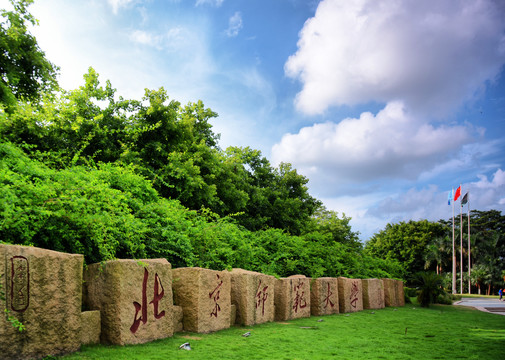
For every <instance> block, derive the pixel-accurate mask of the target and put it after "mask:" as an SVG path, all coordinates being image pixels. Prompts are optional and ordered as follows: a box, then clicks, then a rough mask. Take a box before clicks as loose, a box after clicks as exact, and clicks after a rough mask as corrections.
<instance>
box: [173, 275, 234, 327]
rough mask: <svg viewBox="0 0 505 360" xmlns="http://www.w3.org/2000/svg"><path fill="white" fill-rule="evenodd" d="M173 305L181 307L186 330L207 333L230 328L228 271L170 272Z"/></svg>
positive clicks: (229, 278)
mask: <svg viewBox="0 0 505 360" xmlns="http://www.w3.org/2000/svg"><path fill="white" fill-rule="evenodd" d="M172 276H173V284H172V286H173V290H174V301H175V304H176V305H179V306H181V307H182V311H183V323H184V330H185V331H193V332H198V333H208V332H212V331H217V330H221V329H226V328H229V327H230V316H231V276H230V272H229V271H216V270H209V269H203V268H199V267H188V268H178V269H173V271H172Z"/></svg>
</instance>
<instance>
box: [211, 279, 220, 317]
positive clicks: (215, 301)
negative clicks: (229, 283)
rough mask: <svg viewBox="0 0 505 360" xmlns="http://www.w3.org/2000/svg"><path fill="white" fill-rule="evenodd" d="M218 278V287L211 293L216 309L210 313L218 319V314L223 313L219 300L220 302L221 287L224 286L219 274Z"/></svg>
mask: <svg viewBox="0 0 505 360" xmlns="http://www.w3.org/2000/svg"><path fill="white" fill-rule="evenodd" d="M216 276H217V281H218V283H217V286H216V287H215V289H214V290H212V292H210V293H209V299H212V300H213V301H214V309H213V310H212V311H211V313H210V316H211V317H212V316H215V317H217V313H218V312H220V311H221V307H220V306H219V304H218V302H217V301H218V300H219V293H220V291H221V290H220V287H221V285H223V280H221V281H219V274H216Z"/></svg>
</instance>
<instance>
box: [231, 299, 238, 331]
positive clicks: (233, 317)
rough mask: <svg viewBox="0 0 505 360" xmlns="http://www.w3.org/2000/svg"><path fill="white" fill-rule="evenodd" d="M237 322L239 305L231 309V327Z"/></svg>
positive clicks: (232, 305) (232, 306) (233, 305)
mask: <svg viewBox="0 0 505 360" xmlns="http://www.w3.org/2000/svg"><path fill="white" fill-rule="evenodd" d="M236 321H237V305H235V304H231V307H230V327H231V326H233V325H235V322H236Z"/></svg>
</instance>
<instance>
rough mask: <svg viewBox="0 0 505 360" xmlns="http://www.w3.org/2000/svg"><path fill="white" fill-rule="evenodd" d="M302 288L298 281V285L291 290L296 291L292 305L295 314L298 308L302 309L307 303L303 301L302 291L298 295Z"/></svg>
mask: <svg viewBox="0 0 505 360" xmlns="http://www.w3.org/2000/svg"><path fill="white" fill-rule="evenodd" d="M302 286H303V282H302V281H300V280H298V285H296V286H294V288H293V290H294V291H296V295H295V303H294V305H293V310H295V313H297V312H298V308H300V309H303V308H304V307H306V306H307V301H305V299H304V297H303V296H304V295H305V291H302V293H301V294H300V289H301V288H302Z"/></svg>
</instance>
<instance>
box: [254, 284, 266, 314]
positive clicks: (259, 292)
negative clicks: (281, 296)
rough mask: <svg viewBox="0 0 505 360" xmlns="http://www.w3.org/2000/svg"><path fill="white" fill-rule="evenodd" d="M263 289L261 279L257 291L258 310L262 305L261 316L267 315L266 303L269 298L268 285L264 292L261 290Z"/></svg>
mask: <svg viewBox="0 0 505 360" xmlns="http://www.w3.org/2000/svg"><path fill="white" fill-rule="evenodd" d="M260 287H261V279H260V283H259V284H258V288H257V289H256V298H257V301H256V309H257V308H258V307H259V306H260V305H261V315H265V301H267V298H268V293H267V289H268V285H267V286H265V287H263V290H260Z"/></svg>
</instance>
